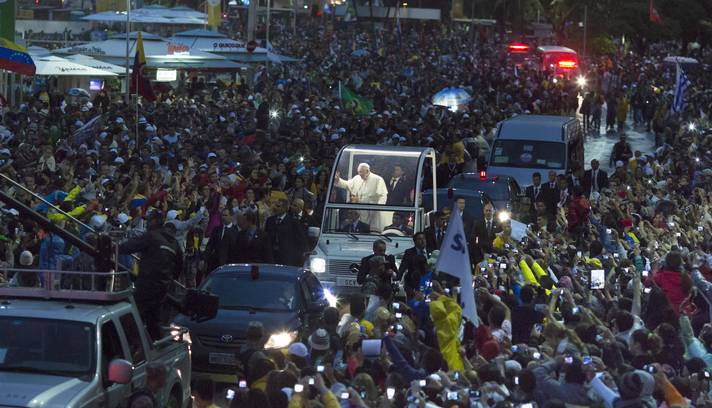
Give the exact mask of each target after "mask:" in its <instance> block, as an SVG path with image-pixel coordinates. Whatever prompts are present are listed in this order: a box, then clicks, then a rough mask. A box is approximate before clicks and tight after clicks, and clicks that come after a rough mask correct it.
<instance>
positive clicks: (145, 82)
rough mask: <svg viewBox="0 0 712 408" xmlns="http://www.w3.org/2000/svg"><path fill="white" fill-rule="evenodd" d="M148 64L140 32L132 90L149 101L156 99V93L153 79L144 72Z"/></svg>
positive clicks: (137, 40) (132, 77)
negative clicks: (152, 86) (152, 84)
mask: <svg viewBox="0 0 712 408" xmlns="http://www.w3.org/2000/svg"><path fill="white" fill-rule="evenodd" d="M145 66H146V54H144V52H143V36H142V35H141V32H140V31H139V32H138V38H136V56H135V57H134V65H133V72H132V74H131V88H130V89H131V92H132V93H136V94H138V95H141V96H143V97H144V98H146V99H147V100H149V101H155V100H156V95H155V94H154V93H153V88H151V80H150V79H148V78H147V77H146V76H145V75H144V74H143V69H144V68H145Z"/></svg>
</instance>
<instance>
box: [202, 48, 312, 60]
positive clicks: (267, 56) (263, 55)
mask: <svg viewBox="0 0 712 408" xmlns="http://www.w3.org/2000/svg"><path fill="white" fill-rule="evenodd" d="M214 54H217V55H221V56H223V57H225V58H227V59H229V60H231V61H235V62H245V63H260V62H267V61H269V62H274V63H282V62H296V61H299V59H298V58H294V57H288V56H286V55H280V54H275V53H273V52H270V51H267V49H266V48H261V47H257V49H255V51H254V52H251V53H250V52H247V49H246V48H237V49H235V50H232V51H229V52H219V51H216V52H214Z"/></svg>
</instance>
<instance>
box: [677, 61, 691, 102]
mask: <svg viewBox="0 0 712 408" xmlns="http://www.w3.org/2000/svg"><path fill="white" fill-rule="evenodd" d="M676 66H677V76H676V80H675V96H674V97H673V100H672V111H673V112H675V113H680V112H682V110H683V109H684V108H685V104H686V103H687V101H686V100H685V92H686V91H687V88H689V87H690V86H691V85H692V82H690V80H689V79H688V78H687V74H685V70H683V69H682V66H680V63H679V62H678V63H677V64H676Z"/></svg>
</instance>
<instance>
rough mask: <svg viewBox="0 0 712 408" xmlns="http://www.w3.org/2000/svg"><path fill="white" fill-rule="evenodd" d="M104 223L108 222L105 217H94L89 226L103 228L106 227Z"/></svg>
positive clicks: (97, 215)
mask: <svg viewBox="0 0 712 408" xmlns="http://www.w3.org/2000/svg"><path fill="white" fill-rule="evenodd" d="M104 222H106V218H105V217H104V216H103V215H99V214H96V215H92V217H91V219H90V220H89V225H91V226H92V227H94V228H101V227H103V226H104Z"/></svg>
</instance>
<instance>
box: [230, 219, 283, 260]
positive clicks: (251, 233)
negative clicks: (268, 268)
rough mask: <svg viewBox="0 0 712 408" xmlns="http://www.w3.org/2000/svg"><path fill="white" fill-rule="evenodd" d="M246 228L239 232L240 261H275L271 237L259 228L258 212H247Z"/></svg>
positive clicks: (238, 255)
mask: <svg viewBox="0 0 712 408" xmlns="http://www.w3.org/2000/svg"><path fill="white" fill-rule="evenodd" d="M244 220H245V228H244V229H243V230H242V231H240V232H238V233H237V256H236V262H238V263H273V262H274V257H273V255H272V247H271V246H270V244H269V237H267V234H265V232H264V231H262V230H260V229H259V228H257V213H254V212H247V213H245V218H244Z"/></svg>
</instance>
